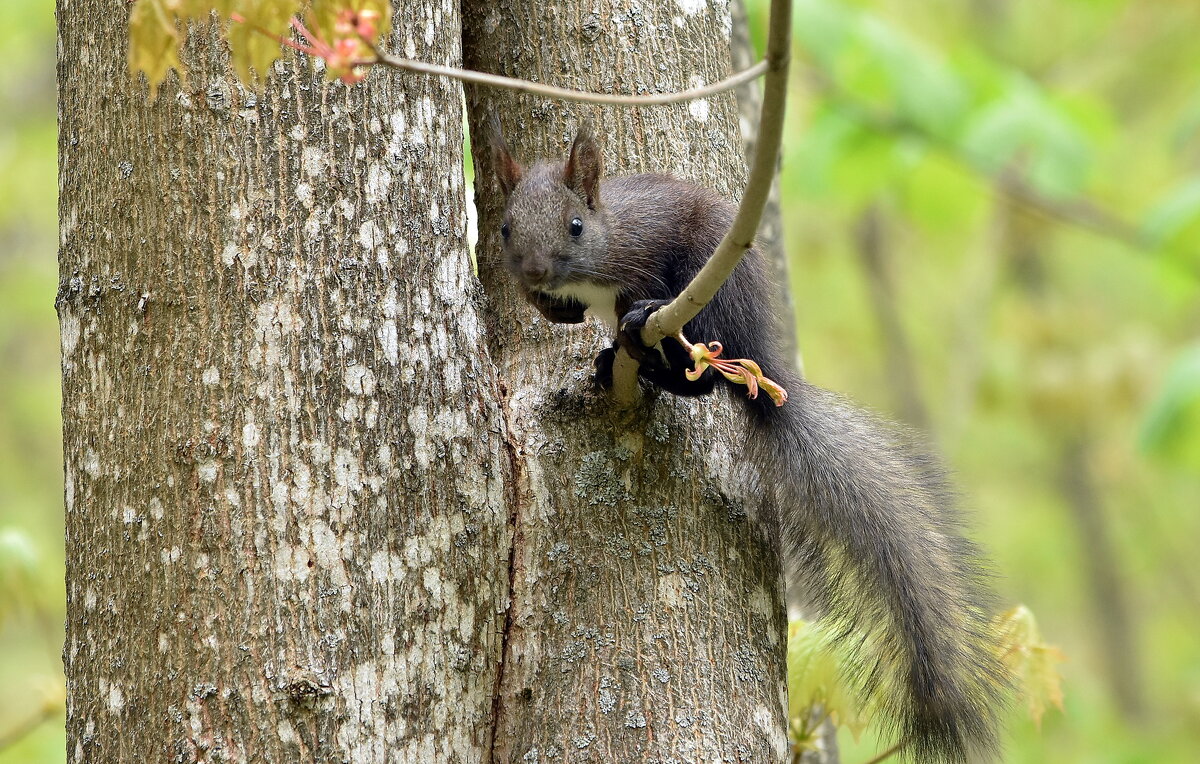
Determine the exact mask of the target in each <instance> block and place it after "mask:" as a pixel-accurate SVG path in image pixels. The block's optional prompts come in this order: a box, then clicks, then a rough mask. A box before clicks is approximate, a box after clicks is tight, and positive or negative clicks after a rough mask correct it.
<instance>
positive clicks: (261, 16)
mask: <svg viewBox="0 0 1200 764" xmlns="http://www.w3.org/2000/svg"><path fill="white" fill-rule="evenodd" d="M299 10H300V2H299V0H269V2H239V3H234V4H233V6H232V11H233V12H234V13H237V14H239V15H240V16H242V17H243V18H244V19H245V21H244V22H242V23H237V22H233V23H230V24H229V26H228V31H227V32H226V39H228V40H229V53H230V58H231V60H232V62H233V68H234V71H236V72H237V75H238V78H239V79H240V80H241V81H242V82H251V81H253V78H254V73H255V72H257V73H258V75H259V76H260V77H261V78H262V80H265V79H266V77H267V75H269V74H270V72H271V64H273V63H275V60H276V59H278V58H279V57H280V56H281V55H283V45H282V44H281V43H280V42H279V38H281V37H288V36H290V35H291V26H290V22H291V19H292V16H293V15H295V14H296V13H297V12H298V11H299ZM262 80H260V81H262Z"/></svg>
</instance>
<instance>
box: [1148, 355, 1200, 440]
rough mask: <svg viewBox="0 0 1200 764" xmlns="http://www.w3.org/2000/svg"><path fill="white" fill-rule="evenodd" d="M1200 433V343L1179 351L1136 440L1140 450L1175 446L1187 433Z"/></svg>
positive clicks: (1196, 434)
mask: <svg viewBox="0 0 1200 764" xmlns="http://www.w3.org/2000/svg"><path fill="white" fill-rule="evenodd" d="M1189 432H1190V433H1191V434H1192V436H1193V437H1197V436H1198V435H1200V345H1197V346H1195V347H1191V348H1188V349H1187V350H1184V351H1183V352H1182V353H1180V355H1179V357H1178V358H1176V359H1175V362H1174V363H1173V364H1171V369H1170V370H1169V371H1168V372H1167V378H1166V380H1165V381H1164V382H1163V386H1162V391H1161V392H1160V393H1159V395H1158V398H1157V399H1156V400H1155V401H1154V403H1152V404H1151V405H1150V410H1149V412H1148V413H1147V414H1146V417H1145V419H1144V420H1143V421H1142V427H1141V432H1140V433H1139V435H1138V444H1139V445H1140V446H1141V448H1142V449H1143V450H1144V451H1150V452H1162V451H1165V450H1168V449H1170V448H1172V447H1178V446H1180V444H1182V442H1183V441H1184V440H1185V438H1186V434H1187V433H1189Z"/></svg>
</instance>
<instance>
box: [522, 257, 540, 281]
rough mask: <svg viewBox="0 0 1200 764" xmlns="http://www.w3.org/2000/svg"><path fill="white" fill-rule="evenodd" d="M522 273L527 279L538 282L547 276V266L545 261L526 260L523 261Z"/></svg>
mask: <svg viewBox="0 0 1200 764" xmlns="http://www.w3.org/2000/svg"><path fill="white" fill-rule="evenodd" d="M521 273H522V274H524V276H525V280H526V281H528V282H529V283H531V284H537V283H539V282H541V281H542V280H543V279H545V278H546V266H545V265H544V264H543V263H538V262H534V261H533V260H526V261H525V262H524V263H521Z"/></svg>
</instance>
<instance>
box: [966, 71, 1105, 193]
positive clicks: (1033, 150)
mask: <svg viewBox="0 0 1200 764" xmlns="http://www.w3.org/2000/svg"><path fill="white" fill-rule="evenodd" d="M962 146H963V149H964V150H965V151H966V153H967V154H968V156H970V157H971V158H972V160H973V161H974V162H976V163H977V164H979V165H980V167H981V168H982V169H984V170H986V171H988V172H989V173H993V174H995V173H999V172H1002V171H1004V170H1006V169H1010V168H1011V167H1012V166H1013V165H1016V166H1017V168H1018V169H1020V170H1021V171H1023V172H1024V173H1025V174H1026V175H1027V176H1028V178H1029V180H1030V182H1031V183H1032V184H1033V185H1034V187H1035V188H1037V189H1038V190H1039V191H1041V192H1043V193H1045V194H1047V195H1049V196H1055V197H1064V196H1069V195H1072V194H1074V193H1077V192H1078V191H1079V190H1080V188H1082V186H1083V183H1084V181H1085V180H1086V178H1087V173H1088V171H1089V169H1090V166H1091V151H1090V149H1089V147H1088V141H1087V138H1086V136H1084V135H1083V134H1082V133H1081V132H1080V131H1079V130H1078V129H1077V128H1076V127H1075V125H1074V124H1073V123H1072V121H1071V120H1070V119H1069V118H1068V117H1067V116H1066V115H1065V114H1064V113H1063V112H1061V111H1060V110H1059V109H1057V108H1056V107H1055V106H1054V105H1053V104H1052V103H1050V101H1049V100H1047V99H1046V97H1045V95H1044V94H1043V93H1042V92H1041V91H1040V90H1039V89H1038V88H1037V87H1036V86H1035V85H1033V84H1032V83H1029V82H1028V81H1026V80H1024V79H1017V80H1015V81H1014V82H1013V85H1012V86H1011V87H1010V89H1009V90H1008V91H1007V92H1006V93H1005V95H1004V96H1003V97H1001V98H1000V99H998V100H997V101H996V102H994V103H993V104H991V105H990V106H988V107H985V108H984V109H982V110H981V111H980V112H979V113H978V115H977V116H976V118H975V119H974V120H973V121H972V124H971V125H970V127H969V128H968V130H967V133H966V136H965V137H964V139H963V141H962Z"/></svg>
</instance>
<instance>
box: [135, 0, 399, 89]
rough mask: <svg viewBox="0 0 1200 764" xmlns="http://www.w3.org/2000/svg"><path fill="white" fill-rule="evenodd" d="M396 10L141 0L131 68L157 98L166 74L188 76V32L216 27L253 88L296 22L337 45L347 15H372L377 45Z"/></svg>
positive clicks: (293, 0)
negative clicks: (183, 59) (182, 53)
mask: <svg viewBox="0 0 1200 764" xmlns="http://www.w3.org/2000/svg"><path fill="white" fill-rule="evenodd" d="M391 10H392V6H391V3H390V2H387V0H311V2H308V1H306V0H136V1H135V2H134V5H133V9H132V11H131V13H130V16H129V54H128V58H129V69H130V72H131V73H137V72H142V73H143V74H145V75H146V79H147V81H148V82H149V84H150V90H151V93H152V94H153V93H154V92H156V91H157V89H158V85H159V84H160V83H161V82H162V81H163V79H164V78H165V77H166V75H167V72H169V71H171V70H174V71H176V72H178V73H179V74H180V75H181V76H183V74H184V73H185V69H184V66H183V64H182V63H181V62H180V58H179V54H180V51H181V50H182V49H183V47H184V45H185V44H186V42H187V36H188V34H189V32H190V31H193V30H194V29H196V28H198V27H200V26H202V25H207V24H209V23H215V24H216V25H217V27H218V29H219V30H220V33H221V35H222V37H223V38H224V39H225V40H226V42H227V43H228V44H229V54H230V61H231V63H232V64H233V68H234V70H235V71H236V72H237V75H238V77H239V79H241V80H242V82H247V83H248V82H252V81H254V77H255V75H256V74H257V75H258V76H259V77H263V76H264V75H265V74H266V73H267V72H268V71H269V70H270V67H271V65H272V64H273V63H274V62H275V60H276V59H278V58H279V57H280V56H281V55H282V53H283V41H285V40H289V39H290V36H291V34H292V31H293V23H292V22H293V19H298V18H300V17H303V18H304V19H305V20H306V26H307V27H308V29H309V30H311V31H312V32H313V33H314V34H315V35H316V36H317V37H318V38H320V39H324V40H334V39H337V37H338V36H339V35H340V34H341V31H340V30H339V20H340V19H341V18H343V17H344V16H345V15H346V14H347V13H356V14H357V13H362V12H364V11H370V12H372V13H374V14H377V16H376V18H378V19H379V22H378V24H377V25H376V26H375V29H376V32H377V37H376V38H375V39H373V40H371V41H370V42H371V43H372V44H374V43H375V42H377V41H378V40H379V39H385V38H386V37H387V35H388V32H389V30H390V28H391Z"/></svg>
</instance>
